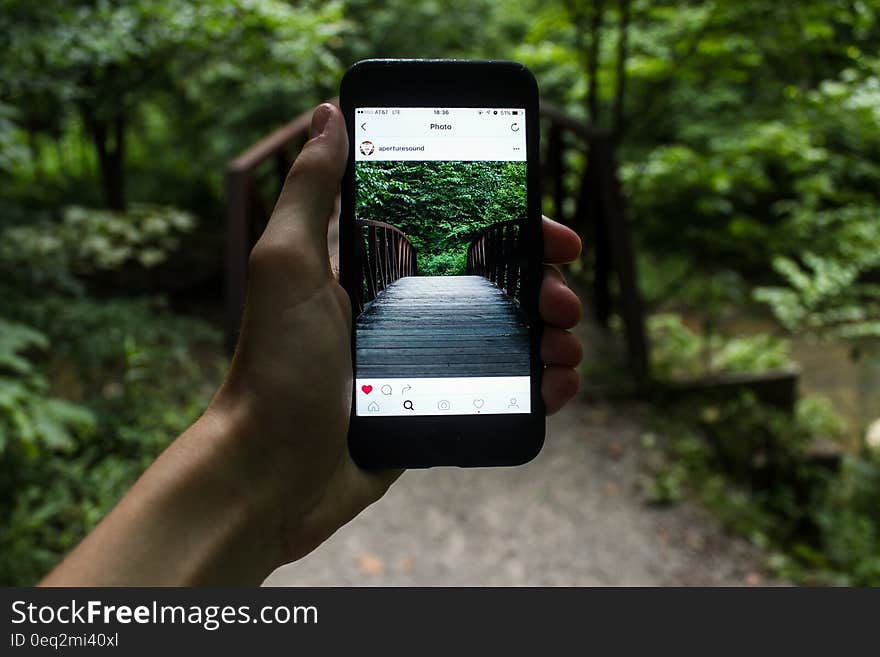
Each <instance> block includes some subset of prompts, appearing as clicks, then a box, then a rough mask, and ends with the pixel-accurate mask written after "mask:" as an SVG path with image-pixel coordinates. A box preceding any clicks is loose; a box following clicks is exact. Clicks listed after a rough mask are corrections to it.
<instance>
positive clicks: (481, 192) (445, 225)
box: [355, 162, 526, 276]
mask: <svg viewBox="0 0 880 657" xmlns="http://www.w3.org/2000/svg"><path fill="white" fill-rule="evenodd" d="M355 171H356V184H357V218H358V219H371V220H374V221H383V222H385V223H388V224H391V225H392V226H394V227H395V228H399V229H400V230H402V231H403V232H404V233H405V234H406V235H407V237H408V238H409V240H410V241H411V242H412V244H413V246H414V247H415V249H416V252H417V254H418V266H419V273H420V274H422V275H427V276H435V275H440V276H442V275H460V274H464V273H465V265H466V257H467V248H468V245H469V244H470V242H471V240H472V239H473V238H474V237H475V236H477V235H478V234H479V233H480V232H481V231H482V230H483V229H485V228H486V227H488V226H490V225H492V224H494V223H498V222H502V221H511V220H515V219H519V218H521V217H523V216H524V215H525V212H526V164H525V162H358V163H357V167H356V169H355Z"/></svg>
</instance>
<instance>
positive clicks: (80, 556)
mask: <svg viewBox="0 0 880 657" xmlns="http://www.w3.org/2000/svg"><path fill="white" fill-rule="evenodd" d="M242 432H243V429H242V424H241V423H238V422H236V420H235V418H234V416H233V414H231V413H223V412H219V411H217V410H211V411H209V412H208V413H206V414H205V415H204V416H203V417H202V418H200V419H199V420H198V421H197V422H196V423H195V424H194V425H193V426H192V427H190V429H189V430H187V431H186V432H185V433H184V434H183V435H182V436H180V438H178V439H177V440H176V441H175V442H174V443H173V444H172V445H171V446H170V447H169V448H168V449H167V450H166V451H165V452H164V453H163V454H162V455H161V456H160V457H159V459H157V460H156V462H155V463H154V464H153V465H152V466H150V468H149V469H148V470H147V471H146V472H145V473H144V474H143V476H142V477H141V478H140V479H139V480H138V481H137V483H136V484H135V485H134V486H133V487H132V489H131V490H130V491H129V492H128V493H127V494H126V495H125V497H124V498H123V499H122V500H121V501H120V502H119V504H118V505H117V506H116V507H115V508H114V509H113V511H111V512H110V514H109V515H108V516H107V517H106V518H104V520H102V521H101V523H100V524H99V525H98V526H97V527H96V528H95V530H94V531H93V532H92V533H91V534H89V536H88V537H86V539H85V540H84V541H83V542H82V543H81V544H80V545H79V546H78V547H77V548H76V549H75V550H74V551H73V552H71V553H70V554H69V555H68V557H67V558H66V559H65V560H64V561H63V562H62V563H61V564H60V565H59V566H58V567H57V568H56V569H55V570H54V571H53V572H52V573H50V574H49V575H48V576H47V577H46V578H45V580H44V581H43V582H42V585H45V586H114V585H115V586H125V585H129V586H130V585H149V586H182V585H193V584H244V585H256V584H259V583H260V582H262V580H263V579H264V578H265V577H266V576H267V575H268V574H269V573H270V572H271V571H272V569H273V568H274V567H276V566H278V565H280V563H282V562H283V558H282V554H281V545H282V542H281V540H280V535H281V532H282V527H281V522H280V520H279V517H280V514H279V513H278V510H277V508H274V507H275V506H276V505H275V501H274V500H273V499H272V497H273V495H274V494H275V493H274V491H272V490H270V489H269V488H268V483H267V482H268V481H270V478H267V477H265V476H263V475H264V473H262V472H260V468H261V467H262V465H261V463H260V462H259V461H258V460H256V459H255V458H253V457H252V456H251V455H250V453H249V452H248V450H246V449H245V448H244V445H245V442H246V436H243V435H242Z"/></svg>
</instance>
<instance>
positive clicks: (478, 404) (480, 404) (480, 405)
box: [474, 399, 486, 408]
mask: <svg viewBox="0 0 880 657" xmlns="http://www.w3.org/2000/svg"><path fill="white" fill-rule="evenodd" d="M485 403H486V402H485V400H483V399H475V400H474V406H476V407H477V408H483V404H485Z"/></svg>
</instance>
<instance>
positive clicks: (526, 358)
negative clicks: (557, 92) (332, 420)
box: [353, 107, 531, 416]
mask: <svg viewBox="0 0 880 657" xmlns="http://www.w3.org/2000/svg"><path fill="white" fill-rule="evenodd" d="M354 144H355V219H356V221H355V229H356V230H357V231H358V233H359V240H358V249H359V262H360V270H361V289H360V294H359V295H358V298H357V299H356V300H355V304H354V305H355V307H354V309H353V313H354V315H355V318H354V321H355V347H356V349H355V372H356V379H355V412H356V413H357V415H359V416H409V415H421V416H424V415H481V414H486V415H489V414H505V413H529V412H530V411H531V408H530V402H531V399H530V394H531V392H530V391H531V385H530V353H529V348H530V347H529V346H530V339H529V325H528V320H527V317H526V314H525V313H524V312H523V310H522V307H521V297H522V294H523V292H524V286H523V276H524V275H525V272H526V269H527V261H526V254H527V253H528V249H527V248H526V245H525V244H523V241H522V239H521V236H522V235H523V233H524V231H523V226H524V225H525V223H524V222H525V221H526V217H527V175H526V152H527V151H526V121H525V110H524V109H523V108H509V107H505V108H499V107H489V108H461V107H440V108H437V107H358V108H355V139H354Z"/></svg>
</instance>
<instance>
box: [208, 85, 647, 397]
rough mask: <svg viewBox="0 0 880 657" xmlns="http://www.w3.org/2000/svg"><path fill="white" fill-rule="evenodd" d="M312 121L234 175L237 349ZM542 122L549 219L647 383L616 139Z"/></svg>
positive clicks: (230, 283) (229, 283)
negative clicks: (564, 230)
mask: <svg viewBox="0 0 880 657" xmlns="http://www.w3.org/2000/svg"><path fill="white" fill-rule="evenodd" d="M310 121H311V112H306V113H304V114H302V115H300V116H298V117H297V118H295V119H294V120H293V121H291V122H290V123H288V124H287V125H285V126H283V127H281V128H279V129H278V130H276V131H275V132H273V133H271V134H270V135H268V136H267V137H265V138H264V139H262V140H260V141H259V142H258V143H256V144H254V145H253V146H252V147H250V148H249V149H247V150H246V151H245V152H244V153H242V154H241V155H239V156H238V157H237V158H235V159H234V160H233V161H232V162H231V163H230V164H229V167H228V169H227V172H226V196H227V224H226V264H225V274H226V329H227V342H228V345H229V346H230V348H231V347H232V346H234V344H235V339H236V334H237V331H238V327H239V323H240V322H241V312H242V308H243V306H244V294H245V285H246V276H247V260H248V254H249V253H250V251H251V248H252V247H253V245H254V244H255V243H256V241H257V239H258V238H259V236H260V233H261V232H262V230H263V228H264V227H265V224H266V221H267V219H268V217H269V211H270V209H271V207H272V205H273V204H274V200H275V198H277V195H278V192H279V191H280V189H281V185H282V184H283V183H284V179H285V176H286V174H287V170H288V169H289V167H290V165H291V163H292V162H293V159H294V157H295V155H296V153H297V152H298V150H299V148H300V146H301V145H302V144H303V143H304V142H305V140H306V139H307V138H308V130H309V123H310ZM541 122H542V132H543V139H542V142H543V144H544V152H543V154H542V172H543V176H544V189H545V192H546V194H547V197H548V200H551V201H552V212H548V214H552V216H553V217H554V218H555V219H556V220H557V221H560V222H561V223H564V224H566V225H568V226H570V227H571V228H573V229H574V230H575V231H577V232H578V233H579V234H580V235H581V236H582V237H583V239H584V245H585V249H584V254H583V256H582V263H581V264H582V267H581V271H582V272H586V273H587V274H588V275H587V276H585V277H583V279H582V280H583V282H585V283H587V284H588V285H589V287H590V292H589V295H588V298H587V299H586V302H587V307H588V308H590V309H591V310H592V312H593V314H594V316H595V318H596V320H597V321H598V322H599V323H600V324H601V325H607V324H608V319H609V316H610V315H611V312H612V310H614V309H615V307H616V309H617V310H618V312H619V313H620V315H621V318H622V319H623V327H624V336H625V338H626V343H627V350H628V354H629V361H630V366H631V370H632V373H633V376H634V378H635V379H636V380H638V381H645V380H646V379H647V377H648V345H647V340H646V337H645V327H644V315H643V309H642V301H641V297H640V295H639V290H638V283H637V280H638V278H637V275H636V263H635V257H634V252H633V245H632V239H631V236H630V231H629V224H628V222H627V220H626V216H625V210H624V202H623V196H622V193H621V188H620V182H619V180H618V178H617V166H616V163H615V160H614V140H613V137H612V136H611V135H610V134H608V133H606V132H603V131H599V130H595V129H593V128H591V127H590V126H588V125H586V124H585V123H584V122H582V121H580V120H578V119H575V118H573V117H571V116H569V115H567V114H565V113H564V112H562V111H561V110H559V109H558V108H556V107H554V106H553V105H551V104H549V103H546V102H543V101H542V103H541ZM377 272H378V269H377ZM590 273H591V274H592V275H591V276H590V275H589V274H590ZM612 275H615V276H616V277H617V279H618V280H617V282H618V284H617V286H616V288H617V292H618V293H617V298H616V299H615V298H613V297H612V294H611V289H612V286H611V276H612ZM364 298H365V299H366V298H367V297H366V296H365V297H364Z"/></svg>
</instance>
